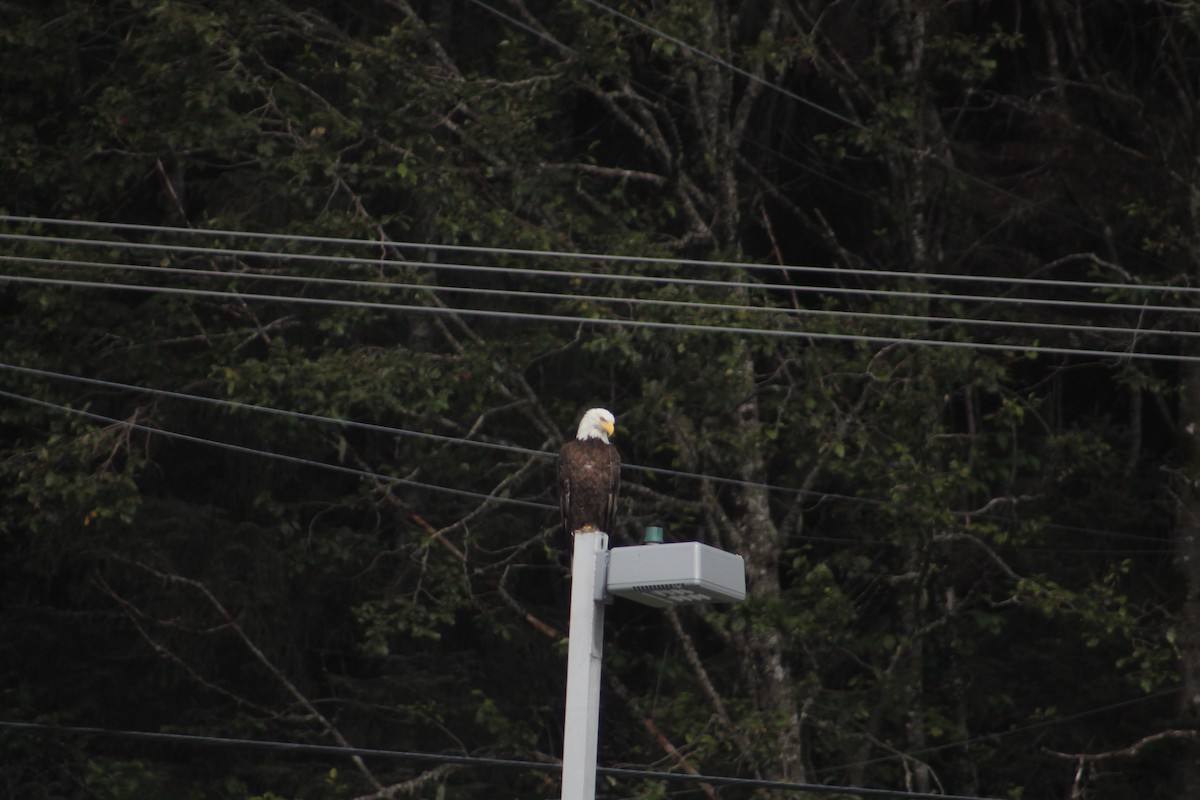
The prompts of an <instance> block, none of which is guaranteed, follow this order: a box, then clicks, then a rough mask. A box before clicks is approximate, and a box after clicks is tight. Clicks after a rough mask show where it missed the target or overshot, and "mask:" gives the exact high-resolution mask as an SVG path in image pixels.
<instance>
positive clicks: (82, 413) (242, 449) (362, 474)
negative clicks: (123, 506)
mask: <svg viewBox="0 0 1200 800" xmlns="http://www.w3.org/2000/svg"><path fill="white" fill-rule="evenodd" d="M0 397H5V398H8V399H9V400H15V401H18V402H22V403H31V404H33V405H37V406H41V407H43V408H50V409H54V410H56V411H60V412H63V413H67V414H72V415H75V416H79V417H83V418H85V419H89V420H92V421H94V422H103V423H106V424H109V425H116V426H121V427H125V428H130V429H133V430H138V431H142V432H143V433H148V434H151V435H154V436H165V437H167V438H170V439H178V440H180V441H185V442H190V443H192V444H201V445H205V446H208V447H216V448H219V449H222V450H229V451H232V452H235V453H241V454H244V455H253V456H259V457H262V458H269V459H274V460H276V461H284V462H287V463H289V464H297V465H300V466H305V467H314V468H318V469H326V470H331V471H333V472H340V473H342V474H344V475H351V476H354V477H357V478H369V479H371V480H373V481H378V482H380V483H384V484H395V485H399V486H408V487H411V488H416V489H426V490H430V491H437V492H444V493H446V494H453V495H458V496H461V497H469V498H471V499H473V500H480V501H484V502H494V503H503V504H508V505H516V506H522V507H525V508H536V509H539V510H543V511H550V510H556V509H557V508H558V506H556V505H551V504H549V503H540V502H537V501H534V500H523V499H521V498H516V497H505V496H503V495H495V494H487V493H484V492H475V491H471V490H470V489H459V488H458V487H455V486H439V485H436V484H430V483H423V482H421V481H416V480H411V479H409V478H399V477H396V476H393V475H384V474H382V473H378V472H371V471H370V470H365V469H357V468H355V467H347V466H345V465H343V464H330V463H329V462H327V461H315V460H313V459H309V458H302V457H300V456H292V455H287V454H286V453H276V452H274V451H271V450H261V449H259V448H256V447H248V446H246V445H240V444H234V443H232V442H223V441H219V440H217V439H208V438H205V437H203V436H193V435H191V434H187V433H181V432H179V431H172V430H167V429H165V428H156V427H154V426H152V425H144V424H142V423H140V422H133V421H131V420H124V419H117V418H116V417H109V416H105V415H103V414H97V413H95V412H94V411H87V410H84V409H81V408H72V407H71V406H68V405H63V404H61V403H53V402H50V401H49V400H39V399H38V398H35V397H28V396H26V395H22V394H18V393H16V392H9V391H6V390H3V389H0Z"/></svg>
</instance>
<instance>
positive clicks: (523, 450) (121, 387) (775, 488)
mask: <svg viewBox="0 0 1200 800" xmlns="http://www.w3.org/2000/svg"><path fill="white" fill-rule="evenodd" d="M0 370H8V371H10V372H16V373H20V374H24V375H30V376H36V377H41V378H49V379H52V380H62V381H70V382H75V383H83V384H86V385H89V386H97V387H102V388H105V389H113V390H117V391H128V392H137V393H144V394H150V395H154V396H157V397H167V398H171V399H176V400H183V401H191V402H200V403H206V404H209V405H215V406H218V407H222V408H228V409H231V410H246V411H252V412H260V413H266V414H273V415H278V416H283V417H290V418H294V419H300V420H305V421H311V422H318V423H322V424H329V425H335V426H338V427H350V428H357V429H360V430H366V431H370V432H375V433H383V434H387V435H393V436H411V437H415V438H424V439H430V440H433V441H437V442H441V443H444V444H451V445H467V446H471V447H480V448H487V449H493V450H500V451H504V452H511V453H518V454H521V455H525V456H532V457H537V458H556V457H557V456H556V454H554V453H551V452H547V451H544V450H536V449H533V448H528V447H520V446H517V445H509V444H501V443H498V442H484V441H479V440H476V439H464V438H461V437H456V436H448V435H444V434H436V433H428V432H425V431H415V430H411V429H407V428H397V427H392V426H388V425H379V424H376V423H369V422H357V421H354V420H346V419H339V418H337V417H328V416H322V415H320V414H310V413H306V412H302V411H293V410H290V409H282V408H275V407H273V406H264V405H257V404H254V403H244V402H240V401H236V400H225V399H221V398H215V397H207V396H204V395H194V394H187V393H184V392H177V391H171V390H167V389H155V388H151V387H146V386H137V385H134V384H128V383H120V382H117V381H109V380H103V379H100V378H87V377H83V376H79V375H68V374H66V373H62V372H53V371H51V370H45V369H37V368H34V367H22V366H18V365H15V364H5V363H0ZM59 408H62V409H64V410H70V407H69V406H59ZM113 421H114V422H118V423H119V421H116V420H113ZM119 424H125V423H119ZM154 430H156V431H157V430H159V429H157V428H155V429H154ZM205 441H209V442H212V443H214V444H220V443H219V442H213V440H205ZM256 452H260V451H256ZM262 452H265V451H262ZM306 463H309V464H310V465H312V466H333V465H326V464H325V462H318V461H312V462H306ZM621 469H622V470H623V471H625V470H629V471H634V472H642V473H646V474H648V475H665V476H670V477H676V478H685V479H690V480H699V481H709V482H712V483H717V484H722V485H731V486H739V487H745V488H753V489H761V490H763V491H768V492H780V493H788V494H794V495H797V496H800V497H806V498H812V499H817V500H837V501H842V502H848V503H863V504H867V505H873V506H877V507H879V506H886V505H890V504H891V501H889V500H880V499H876V498H870V497H860V496H856V495H846V494H839V493H833V492H823V491H818V490H814V489H797V488H794V487H791V486H779V485H776V484H769V483H765V482H761V481H750V480H744V479H739V478H727V477H723V476H717V475H705V474H701V473H696V472H686V471H684V470H677V469H670V468H667V467H646V466H640V465H637V464H627V463H623V464H622V465H621ZM376 477H379V478H380V479H383V476H376ZM419 485H420V486H422V487H423V488H427V489H433V490H437V489H440V488H442V487H439V486H435V485H432V484H419ZM958 515H959V516H966V514H965V513H964V512H959V514H958ZM971 516H974V517H975V518H977V519H979V518H982V519H991V517H988V516H986V515H971ZM1002 521H1005V522H1007V521H1010V520H1007V519H1002ZM1039 524H1040V525H1042V526H1044V527H1047V528H1054V529H1059V530H1069V531H1073V532H1076V533H1082V534H1086V535H1089V536H1104V537H1110V538H1125V539H1137V540H1143V541H1151V542H1155V543H1157V544H1163V542H1162V540H1161V539H1160V538H1156V537H1153V536H1146V535H1144V534H1136V533H1123V532H1119V531H1105V530H1096V529H1091V528H1076V527H1073V526H1068V525H1060V524H1057V523H1053V522H1040V523H1039ZM797 538H798V540H800V541H823V542H829V543H838V544H880V543H881V542H879V541H871V540H863V539H858V538H854V537H848V536H847V537H832V536H800V537H797ZM1025 549H1026V551H1032V550H1037V549H1038V548H1025ZM1045 550H1046V552H1054V553H1062V552H1071V553H1075V552H1096V553H1104V554H1111V553H1112V551H1111V550H1095V551H1080V550H1063V549H1049V548H1045ZM1164 550H1165V548H1159V549H1157V550H1139V551H1133V552H1135V553H1142V554H1145V553H1161V552H1164ZM1121 552H1129V551H1121Z"/></svg>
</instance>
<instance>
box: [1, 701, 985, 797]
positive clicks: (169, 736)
mask: <svg viewBox="0 0 1200 800" xmlns="http://www.w3.org/2000/svg"><path fill="white" fill-rule="evenodd" d="M0 728H5V729H8V730H11V731H16V732H24V733H38V734H52V735H56V736H62V735H71V736H104V737H112V738H121V739H136V740H141V741H150V742H162V743H164V744H186V745H192V746H209V747H223V748H240V749H245V750H251V749H254V750H269V751H273V752H284V753H303V754H306V755H317V756H326V757H329V756H336V757H350V756H358V757H360V758H378V759H388V760H402V761H434V762H438V763H442V764H458V765H462V766H470V767H489V768H501V769H526V770H537V771H540V772H562V765H561V764H547V763H545V762H541V761H523V760H518V759H511V758H494V757H485V756H463V755H455V754H440V753H421V752H414V751H405V750H383V749H377V748H370V747H343V746H340V745H327V744H309V743H306V742H283V741H272V740H263V739H236V738H230V737H222V736H202V735H198V734H185V733H158V732H154V731H134V730H115V729H111V728H97V727H87V726H81V725H47V724H43V723H36V722H17V721H13V720H0ZM596 772H597V773H598V774H600V775H609V776H611V777H614V778H632V779H635V780H660V781H677V782H682V783H708V784H711V785H714V786H718V785H724V786H743V787H747V788H755V789H771V790H775V791H781V792H810V793H812V794H848V795H852V796H856V797H864V798H865V797H872V798H873V797H881V798H883V797H890V798H896V799H897V800H996V798H989V797H982V796H979V795H959V794H931V793H927V792H911V791H907V790H904V789H876V788H865V787H857V786H830V785H827V784H820V783H796V782H792V781H772V780H763V779H757V778H737V777H731V776H726V775H692V774H688V773H676V772H659V771H655V770H644V769H628V768H621V767H597V768H596Z"/></svg>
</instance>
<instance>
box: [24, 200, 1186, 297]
mask: <svg viewBox="0 0 1200 800" xmlns="http://www.w3.org/2000/svg"><path fill="white" fill-rule="evenodd" d="M0 222H8V223H13V224H21V225H34V226H37V225H56V226H67V227H81V228H90V229H111V230H120V231H129V232H136V233H148V234H179V235H182V236H212V237H226V238H235V239H237V238H240V239H251V240H258V241H277V242H282V243H287V244H309V245H323V246H324V245H328V246H336V247H369V248H374V249H379V250H385V251H386V250H396V251H405V250H427V251H430V252H452V253H453V252H457V253H470V254H473V255H479V256H487V257H498V256H504V257H508V256H511V257H517V258H538V259H554V260H562V259H568V260H578V261H594V262H599V263H625V264H644V265H650V266H662V267H696V268H713V269H731V270H745V271H755V270H760V271H767V272H772V273H783V274H790V273H793V272H794V273H797V274H809V275H811V274H821V275H834V276H838V277H847V276H850V277H871V278H895V279H898V280H923V281H925V280H927V281H941V280H945V281H957V282H967V283H983V284H987V285H990V286H995V285H1003V286H1014V287H1017V286H1027V287H1047V288H1049V287H1054V288H1062V289H1097V290H1100V289H1103V290H1111V291H1119V292H1168V293H1178V294H1183V295H1193V294H1200V286H1163V285H1154V284H1142V283H1119V282H1108V281H1086V280H1067V279H1058V278H1026V277H1013V276H988V275H972V274H966V273H950V272H909V271H904V270H885V269H873V268H863V267H852V266H848V265H847V266H822V265H808V264H762V263H758V262H751V261H733V260H723V259H713V260H708V259H695V258H681V257H665V256H635V255H623V254H619V253H593V252H579V251H568V250H532V249H527V248H514V247H503V246H484V245H462V244H446V243H438V242H412V241H401V240H393V239H386V240H385V239H360V238H352V237H339V236H317V235H311V234H290V233H268V232H262V231H238V230H231V229H225V228H183V227H178V226H171V225H149V224H144V223H130V222H110V221H100V220H79V219H64V218H58V217H38V216H17V215H12V214H0ZM0 239H9V240H13V241H39V240H40V241H48V242H62V243H68V244H82V245H86V244H93V243H94V244H98V245H99V246H130V247H133V248H147V247H149V248H153V247H155V246H160V247H161V245H156V244H155V243H145V242H130V241H128V240H97V239H78V238H71V237H54V236H48V235H40V234H16V233H0ZM190 247H191V248H195V246H190ZM176 249H180V250H188V249H189V246H185V245H180V246H177V248H176ZM194 251H195V252H200V253H204V252H208V251H206V250H205V249H203V248H198V249H195V250H194ZM272 252H273V251H260V250H252V251H249V252H248V253H247V255H270V254H271V253H272ZM238 253H239V251H237V250H231V249H229V248H218V249H217V252H216V254H238ZM283 255H287V256H288V257H292V258H296V259H298V260H299V259H304V258H305V254H283ZM308 258H310V259H317V260H324V261H329V262H334V263H336V262H340V261H351V262H355V263H363V264H376V265H378V264H388V265H393V266H421V267H430V268H435V267H450V266H454V265H453V264H445V263H442V262H428V261H409V260H407V259H386V258H346V257H336V256H312V255H310V256H308ZM462 266H464V267H467V268H474V269H484V268H485V267H482V266H478V265H469V264H468V265H462ZM502 269H505V270H508V269H510V267H503V268H502ZM534 271H536V272H542V271H541V270H534ZM547 274H551V273H547ZM569 274H570V275H574V276H583V275H588V274H591V273H569ZM600 275H602V276H603V277H606V278H616V277H617V276H616V275H611V274H607V273H600ZM629 277H633V278H638V277H640V276H629ZM668 280H680V279H678V278H675V277H672V278H669V279H668ZM751 285H753V286H761V284H751ZM783 285H784V286H786V287H787V288H797V287H796V286H794V285H792V284H783Z"/></svg>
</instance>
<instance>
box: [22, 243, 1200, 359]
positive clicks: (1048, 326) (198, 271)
mask: <svg viewBox="0 0 1200 800" xmlns="http://www.w3.org/2000/svg"><path fill="white" fill-rule="evenodd" d="M0 239H3V234H0ZM253 252H256V254H257V251H253ZM287 259H288V256H283V257H282V260H287ZM0 263H11V264H25V265H29V266H32V267H37V266H52V267H65V268H78V269H96V270H102V271H108V270H113V271H122V270H124V271H129V272H141V273H144V274H153V275H160V276H172V277H187V278H222V279H238V280H263V281H269V282H278V283H293V284H305V285H314V286H334V287H346V288H356V289H373V290H374V289H378V290H384V291H401V290H404V291H417V292H429V293H430V294H438V293H445V294H466V295H478V296H485V297H505V298H517V299H525V300H539V301H546V300H558V301H570V302H579V303H619V304H624V305H628V306H631V307H632V306H643V307H648V308H668V309H688V310H708V311H723V312H735V313H770V314H778V315H781V316H785V317H818V318H820V317H826V318H832V319H851V320H870V321H887V322H900V323H927V324H934V325H951V324H953V325H968V326H982V327H1001V328H1005V329H1010V330H1033V331H1054V332H1080V333H1087V334H1113V335H1133V336H1135V337H1152V336H1154V337H1157V336H1175V337H1182V338H1194V337H1200V330H1195V331H1189V330H1179V329H1163V328H1149V327H1120V326H1113V325H1097V324H1094V323H1088V324H1083V325H1081V324H1073V323H1063V322H1030V321H1026V320H1013V319H991V318H979V317H963V316H960V317H945V316H936V315H927V314H904V313H887V312H870V311H841V310H836V309H824V308H795V307H787V306H767V305H748V304H744V303H743V304H738V303H723V302H706V301H699V300H695V301H690V300H670V299H660V298H648V297H622V296H620V295H595V294H581V293H578V292H547V291H532V290H522V289H498V288H495V287H481V286H456V285H446V284H429V283H408V282H402V281H395V282H393V281H378V280H364V279H354V278H330V277H327V276H310V275H293V274H286V273H274V272H257V271H252V270H236V271H235V270H216V269H204V268H199V267H172V266H162V265H156V264H131V263H127V262H111V261H89V260H82V259H70V258H50V257H38V256H14V255H0ZM371 263H373V264H377V263H378V262H371ZM405 265H406V266H412V264H410V263H408V262H406V263H405ZM421 266H425V265H421ZM433 266H435V267H436V266H437V265H433ZM456 266H457V265H456ZM471 268H472V269H475V267H471ZM488 269H491V267H489V268H488ZM506 272H511V270H506ZM534 272H535V273H536V274H537V275H539V276H541V275H543V274H545V273H544V272H543V271H537V270H535V271H534ZM567 274H568V275H572V276H576V275H579V273H567ZM672 283H675V284H679V285H689V284H694V285H695V284H698V283H699V282H693V281H686V280H685V281H672ZM747 286H753V287H756V288H779V287H778V286H767V287H764V286H763V285H761V284H747ZM816 291H823V290H819V289H818V290H816ZM929 297H932V298H939V299H940V298H942V297H945V295H929ZM1064 302H1070V301H1064ZM1101 305H1102V307H1103V308H1105V309H1110V308H1114V307H1115V306H1113V305H1111V304H1101ZM1134 308H1136V309H1137V310H1139V311H1146V310H1155V309H1156V307H1148V306H1136V307H1134ZM1167 308H1169V310H1171V311H1177V310H1179V309H1176V308H1174V307H1167Z"/></svg>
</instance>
